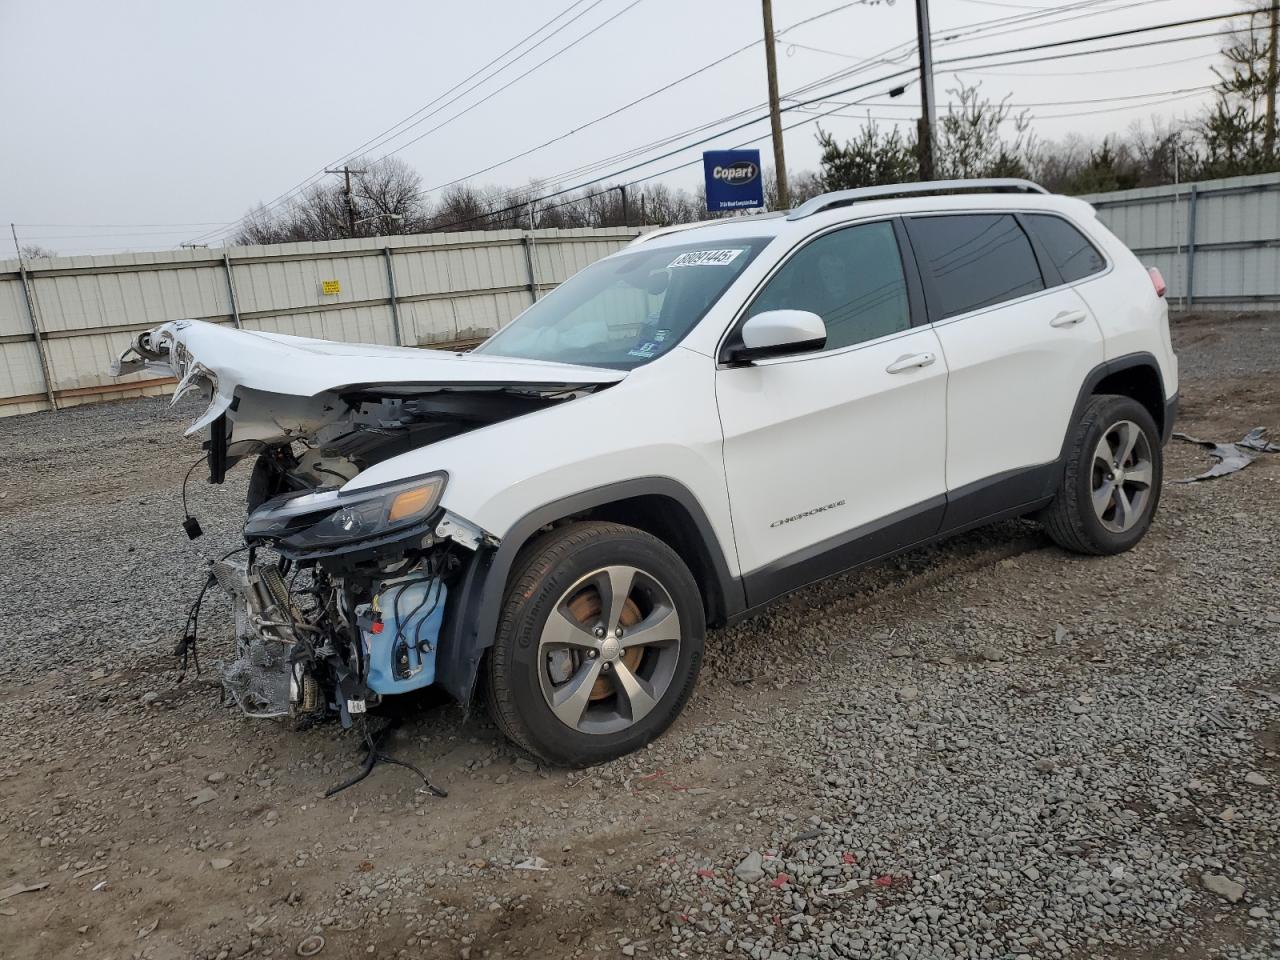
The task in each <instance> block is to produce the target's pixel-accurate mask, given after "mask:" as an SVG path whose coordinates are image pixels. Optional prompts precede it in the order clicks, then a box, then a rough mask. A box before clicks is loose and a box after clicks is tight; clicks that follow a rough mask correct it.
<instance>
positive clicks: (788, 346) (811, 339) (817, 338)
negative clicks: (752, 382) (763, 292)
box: [724, 310, 827, 363]
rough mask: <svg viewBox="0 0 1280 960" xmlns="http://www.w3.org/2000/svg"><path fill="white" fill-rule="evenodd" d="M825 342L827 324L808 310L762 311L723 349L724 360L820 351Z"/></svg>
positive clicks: (733, 360)
mask: <svg viewBox="0 0 1280 960" xmlns="http://www.w3.org/2000/svg"><path fill="white" fill-rule="evenodd" d="M826 343H827V325H826V324H825V323H823V322H822V318H821V317H820V316H818V315H817V314H816V313H810V312H809V311H808V310H766V311H765V312H764V313H757V314H756V315H755V316H754V317H751V318H750V319H749V320H747V322H746V323H744V324H743V325H742V330H741V332H740V333H739V335H738V337H736V338H735V342H732V343H730V344H729V345H727V346H726V347H725V350H724V361H725V362H726V363H751V362H752V361H753V360H763V359H765V358H767V357H784V356H787V355H789V354H793V353H809V352H811V351H814V350H821V349H822V348H823V347H824V346H826Z"/></svg>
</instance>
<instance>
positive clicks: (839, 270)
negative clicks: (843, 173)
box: [747, 223, 911, 350]
mask: <svg viewBox="0 0 1280 960" xmlns="http://www.w3.org/2000/svg"><path fill="white" fill-rule="evenodd" d="M766 310H808V311H809V312H811V313H816V314H817V315H818V316H820V317H822V319H823V322H824V323H826V325H827V349H828V350H831V349H836V348H838V347H847V346H850V345H851V344H855V343H862V342H863V341H865V340H874V339H875V338H876V337H883V336H885V335H886V334H890V333H896V332H897V331H899V330H906V329H907V328H908V327H910V326H911V311H910V308H909V307H908V305H907V281H906V277H905V276H904V275H903V272H902V256H901V255H900V254H899V252H898V240H897V237H895V236H894V232H893V225H892V224H891V223H867V224H862V225H860V226H856V227H848V228H846V229H844V230H837V231H835V232H834V233H828V234H826V235H825V236H821V237H819V238H818V239H817V240H814V241H813V242H812V243H810V244H808V245H807V246H805V247H802V248H801V249H800V250H799V251H798V252H797V253H796V255H795V256H793V257H792V258H791V259H790V260H788V261H787V262H786V263H785V264H784V265H783V267H782V269H781V270H779V271H778V272H777V274H775V275H774V277H773V279H772V280H770V281H769V283H768V286H766V287H765V288H764V289H763V290H762V291H760V295H759V296H758V297H757V298H756V300H755V302H754V303H753V304H752V305H751V308H750V310H749V311H748V312H747V316H755V315H756V314H757V313H763V312H764V311H766Z"/></svg>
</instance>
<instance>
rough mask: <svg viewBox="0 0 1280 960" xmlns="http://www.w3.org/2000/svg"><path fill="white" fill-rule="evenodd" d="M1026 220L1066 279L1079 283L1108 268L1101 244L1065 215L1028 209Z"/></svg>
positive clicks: (1065, 280)
mask: <svg viewBox="0 0 1280 960" xmlns="http://www.w3.org/2000/svg"><path fill="white" fill-rule="evenodd" d="M1023 221H1024V222H1025V223H1026V225H1027V229H1028V230H1030V231H1031V232H1032V233H1033V234H1035V237H1036V239H1037V240H1039V241H1040V246H1041V247H1042V248H1043V249H1044V251H1045V253H1047V254H1048V255H1049V259H1050V260H1052V261H1053V265H1054V266H1055V267H1057V268H1058V273H1060V274H1061V275H1062V280H1063V282H1064V283H1075V282H1076V281H1077V280H1083V279H1084V278H1085V277H1089V276H1092V275H1093V274H1095V273H1101V272H1102V271H1103V270H1105V269H1106V268H1107V261H1106V258H1105V257H1103V256H1102V254H1101V253H1099V252H1098V248H1097V247H1095V246H1094V245H1093V244H1092V243H1090V242H1089V240H1088V239H1087V238H1086V237H1085V235H1084V234H1083V233H1081V232H1080V231H1079V230H1077V229H1076V228H1075V227H1073V226H1072V225H1071V224H1070V223H1068V222H1067V221H1066V220H1064V219H1062V217H1055V216H1051V215H1049V214H1045V213H1028V214H1024V215H1023Z"/></svg>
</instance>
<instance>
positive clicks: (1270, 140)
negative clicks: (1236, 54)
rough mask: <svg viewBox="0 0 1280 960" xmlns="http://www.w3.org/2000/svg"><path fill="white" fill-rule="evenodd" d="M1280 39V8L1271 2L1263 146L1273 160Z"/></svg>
mask: <svg viewBox="0 0 1280 960" xmlns="http://www.w3.org/2000/svg"><path fill="white" fill-rule="evenodd" d="M1277 40H1280V10H1277V4H1275V3H1272V4H1271V39H1270V42H1269V47H1270V49H1269V50H1268V53H1267V130H1266V133H1264V134H1263V139H1262V147H1263V150H1264V152H1265V153H1266V155H1267V159H1268V160H1271V159H1274V158H1275V155H1276V82H1277V80H1278V79H1280V78H1278V77H1277V76H1276V45H1277V44H1276V41H1277Z"/></svg>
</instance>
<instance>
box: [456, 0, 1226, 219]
mask: <svg viewBox="0 0 1280 960" xmlns="http://www.w3.org/2000/svg"><path fill="white" fill-rule="evenodd" d="M1239 15H1240V14H1238V13H1232V14H1219V15H1215V16H1210V17H1198V18H1191V19H1189V20H1183V21H1174V22H1171V23H1164V24H1154V25H1149V26H1146V27H1135V28H1131V29H1128V30H1122V31H1111V32H1108V33H1102V34H1095V35H1092V36H1088V37H1075V38H1072V39H1069V40H1060V41H1053V42H1049V43H1043V44H1031V45H1027V46H1025V47H1019V48H1015V49H1012V50H1008V51H988V52H986V53H975V54H966V55H963V56H958V57H952V58H948V59H944V60H939V61H937V63H938V64H939V65H942V64H946V63H956V62H961V61H965V60H976V59H981V58H984V57H992V56H1004V55H1007V54H1009V53H1023V52H1031V51H1035V50H1045V49H1056V48H1060V47H1063V46H1070V45H1075V44H1079V43H1088V42H1092V41H1095V40H1100V39H1111V38H1115V37H1120V36H1133V35H1137V34H1142V33H1149V32H1151V31H1154V30H1162V29H1170V28H1173V27H1179V26H1186V25H1188V24H1189V23H1206V22H1212V21H1216V20H1224V19H1229V18H1232V17H1235V16H1239ZM1112 49H1125V47H1119V48H1112ZM1095 52H1098V51H1095ZM1045 59H1052V57H1046V58H1045ZM913 72H914V68H909V69H906V70H899V71H897V72H896V73H893V74H889V75H887V76H884V77H880V78H878V79H876V80H872V81H867V82H864V83H861V84H855V85H854V86H852V87H849V88H846V89H844V90H839V91H832V92H829V93H827V94H825V95H824V96H821V97H816V98H813V99H811V100H808V101H804V102H801V103H797V104H793V105H790V106H787V107H784V108H783V109H784V111H789V110H795V109H801V108H803V107H805V106H809V105H811V104H813V103H817V102H822V101H824V100H830V98H831V97H833V96H839V95H840V94H842V93H848V92H850V91H852V90H856V89H864V88H865V87H867V86H871V85H873V84H876V83H885V82H888V81H889V80H892V79H897V78H899V77H901V76H903V75H904V74H907V73H913ZM1195 92H1200V91H1195ZM1191 95H1194V92H1193V93H1190V94H1186V95H1185V96H1191ZM1150 105H1151V104H1140V105H1139V106H1150ZM837 109H839V108H837ZM1126 109H1127V108H1126ZM1096 112H1105V111H1096ZM763 119H766V117H765V116H759V117H755V118H754V119H752V120H748V121H746V122H745V123H741V124H738V125H736V126H734V127H730V128H729V129H727V130H723V131H720V132H718V133H716V134H713V135H711V136H710V137H705V138H703V139H700V140H697V141H694V142H692V143H688V144H685V145H683V146H681V147H678V148H676V149H675V150H672V151H669V152H667V153H665V154H662V155H660V156H657V157H653V158H650V159H648V160H645V161H642V162H640V163H637V164H632V165H631V166H629V167H625V168H623V169H622V170H618V171H615V172H613V173H612V174H610V175H607V176H602V177H598V178H595V179H593V180H590V181H587V182H585V183H581V184H578V185H577V186H575V187H566V188H562V189H559V190H556V191H553V192H551V193H548V194H546V195H544V196H543V197H541V198H538V200H537V201H530V200H526V201H523V202H521V203H518V204H515V205H513V206H510V207H505V208H501V209H498V210H493V211H487V212H483V213H481V214H477V215H475V216H473V217H470V218H468V219H467V220H464V221H458V222H461V223H465V222H471V221H474V220H476V219H480V218H481V217H485V216H494V215H497V214H501V213H506V212H509V211H510V210H513V209H520V208H522V207H524V206H526V205H527V203H529V202H539V201H541V200H546V199H551V198H554V197H557V196H562V195H563V194H565V193H570V192H573V191H575V190H580V189H583V188H585V187H588V186H591V185H593V184H595V183H599V182H601V181H602V180H605V179H609V178H610V177H617V176H620V175H622V174H625V173H629V172H631V171H633V170H636V169H639V168H641V167H645V166H648V165H649V164H652V163H657V162H659V161H660V160H664V159H667V158H668V157H671V156H674V155H676V154H678V153H683V152H684V151H686V150H689V149H692V148H694V147H697V146H701V145H703V144H704V143H707V142H709V141H710V140H714V139H716V138H717V137H719V136H724V135H725V134H729V133H734V132H736V131H738V130H741V129H743V128H745V127H748V126H751V125H752V124H754V123H758V122H760V121H761V120H763ZM817 119H821V117H813V118H809V119H808V120H805V121H802V123H808V122H812V121H813V120H817ZM799 125H800V124H795V125H794V126H799ZM788 129H790V128H788ZM761 139H763V138H761ZM695 162H697V161H691V162H689V163H685V164H681V165H679V166H677V167H674V168H671V169H670V170H668V171H663V172H664V173H665V172H672V171H674V170H676V169H682V168H683V167H686V166H691V165H692V164H693V163H695ZM661 175H662V173H659V174H651V175H649V176H647V177H644V178H640V179H639V180H634V181H631V182H629V183H627V184H626V186H633V185H634V184H635V183H638V182H642V181H643V180H646V179H652V178H653V177H654V176H661ZM579 199H583V198H579ZM453 225H455V224H446V225H444V226H445V227H446V228H447V227H449V226H453Z"/></svg>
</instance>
